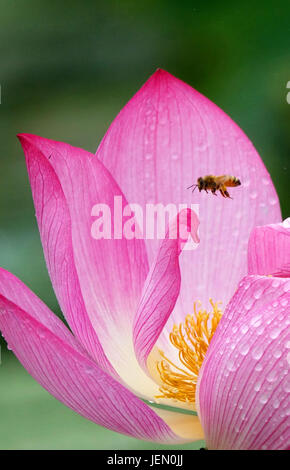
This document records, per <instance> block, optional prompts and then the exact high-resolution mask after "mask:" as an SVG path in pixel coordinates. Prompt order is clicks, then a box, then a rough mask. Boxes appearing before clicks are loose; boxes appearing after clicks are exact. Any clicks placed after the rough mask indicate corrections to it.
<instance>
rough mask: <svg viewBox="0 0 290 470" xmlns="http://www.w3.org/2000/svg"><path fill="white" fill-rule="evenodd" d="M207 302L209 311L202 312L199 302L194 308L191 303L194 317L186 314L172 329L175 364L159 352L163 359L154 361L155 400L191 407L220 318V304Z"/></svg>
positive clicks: (171, 339)
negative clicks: (157, 381)
mask: <svg viewBox="0 0 290 470" xmlns="http://www.w3.org/2000/svg"><path fill="white" fill-rule="evenodd" d="M210 303H211V306H212V312H207V311H206V310H203V309H202V308H201V304H200V302H199V303H198V307H197V303H196V302H195V303H194V314H193V315H187V316H186V317H185V321H184V322H183V323H180V324H179V325H174V326H173V329H172V332H171V333H170V335H169V339H170V342H171V344H172V345H173V346H174V347H175V348H176V349H177V350H178V357H179V361H180V364H179V365H176V364H174V362H172V361H171V360H170V359H168V357H167V356H165V354H164V352H163V351H161V350H159V353H160V355H161V357H162V358H163V359H162V360H161V361H159V362H157V370H158V373H159V375H160V378H161V381H162V386H161V387H160V389H159V390H160V395H158V396H156V397H155V398H170V399H173V400H175V401H181V402H185V403H189V404H193V405H194V403H195V389H196V383H197V378H198V373H199V370H200V367H201V365H202V362H203V359H204V357H205V354H206V351H207V348H208V346H209V343H210V341H211V339H212V337H213V334H214V332H215V330H216V328H217V326H218V323H219V321H220V319H221V316H222V311H221V309H220V308H219V304H220V303H221V302H216V303H214V302H213V301H212V299H210Z"/></svg>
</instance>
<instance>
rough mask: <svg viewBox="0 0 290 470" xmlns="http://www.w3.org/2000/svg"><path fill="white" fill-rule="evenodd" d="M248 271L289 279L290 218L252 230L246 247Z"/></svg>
mask: <svg viewBox="0 0 290 470" xmlns="http://www.w3.org/2000/svg"><path fill="white" fill-rule="evenodd" d="M248 271H249V274H264V275H272V276H278V277H290V218H288V219H286V220H284V222H282V223H280V224H270V225H264V226H262V227H256V228H254V230H253V231H252V233H251V236H250V239H249V246H248Z"/></svg>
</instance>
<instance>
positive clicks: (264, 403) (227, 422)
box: [197, 276, 290, 450]
mask: <svg viewBox="0 0 290 470" xmlns="http://www.w3.org/2000/svg"><path fill="white" fill-rule="evenodd" d="M289 314H290V281H289V280H288V279H283V278H271V277H260V276H248V277H246V278H245V279H244V280H243V281H242V282H241V284H240V287H239V289H238V290H237V292H236V294H235V295H234V297H233V298H232V300H231V302H230V304H229V305H228V307H227V309H226V311H225V313H224V316H223V317H222V319H221V321H220V323H219V326H218V328H217V331H216V333H215V335H214V337H213V339H212V341H211V344H210V346H209V349H208V351H207V354H206V357H205V360H204V363H203V365H202V369H201V372H200V376H199V383H198V390H197V398H198V407H199V415H200V418H201V423H202V426H203V428H204V432H205V439H206V443H207V446H208V447H209V448H210V449H249V450H250V449H272V450H275V449H287V448H289V446H290V426H289V425H290V422H289V392H290V383H289V359H290V358H289V347H290V342H289V318H290V317H289Z"/></svg>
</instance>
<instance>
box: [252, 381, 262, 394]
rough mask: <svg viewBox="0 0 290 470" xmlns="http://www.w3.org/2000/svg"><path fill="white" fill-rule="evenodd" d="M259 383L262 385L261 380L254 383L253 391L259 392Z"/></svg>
mask: <svg viewBox="0 0 290 470" xmlns="http://www.w3.org/2000/svg"><path fill="white" fill-rule="evenodd" d="M261 385H262V383H261V382H257V383H256V384H255V385H254V390H255V392H259V391H260V390H261Z"/></svg>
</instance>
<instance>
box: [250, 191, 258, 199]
mask: <svg viewBox="0 0 290 470" xmlns="http://www.w3.org/2000/svg"><path fill="white" fill-rule="evenodd" d="M257 196H258V193H257V192H256V191H255V192H253V193H250V198H251V199H256V198H257Z"/></svg>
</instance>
